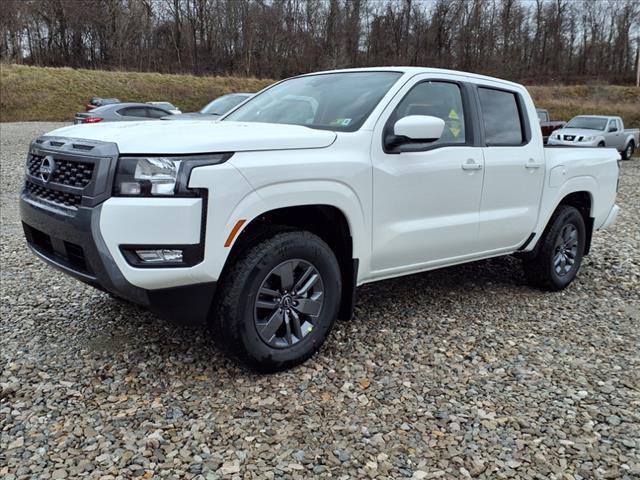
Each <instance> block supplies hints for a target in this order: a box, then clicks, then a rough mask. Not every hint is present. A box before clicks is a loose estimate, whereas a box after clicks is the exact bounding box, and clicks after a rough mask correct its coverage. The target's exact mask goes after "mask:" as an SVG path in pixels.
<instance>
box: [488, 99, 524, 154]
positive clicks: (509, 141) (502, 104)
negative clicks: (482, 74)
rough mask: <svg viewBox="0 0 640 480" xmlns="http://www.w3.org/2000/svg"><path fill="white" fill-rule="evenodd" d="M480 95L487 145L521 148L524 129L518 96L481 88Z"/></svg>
mask: <svg viewBox="0 0 640 480" xmlns="http://www.w3.org/2000/svg"><path fill="white" fill-rule="evenodd" d="M478 95H479V97H480V108H481V109H482V121H483V123H484V134H485V140H486V143H487V145H488V146H519V145H522V144H524V143H525V135H524V127H523V124H522V116H521V114H520V107H519V105H518V99H517V96H516V94H515V93H513V92H507V91H504V90H496V89H493V88H486V87H480V88H478Z"/></svg>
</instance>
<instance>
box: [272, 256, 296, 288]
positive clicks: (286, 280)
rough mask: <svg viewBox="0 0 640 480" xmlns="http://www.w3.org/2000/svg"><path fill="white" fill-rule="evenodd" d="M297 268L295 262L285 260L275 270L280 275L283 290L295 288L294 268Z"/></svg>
mask: <svg viewBox="0 0 640 480" xmlns="http://www.w3.org/2000/svg"><path fill="white" fill-rule="evenodd" d="M294 268H295V265H294V262H293V261H290V262H285V263H283V264H282V265H280V266H279V267H278V268H277V269H276V271H275V272H273V273H275V274H276V275H277V276H278V277H280V288H281V289H282V290H287V291H290V290H291V289H292V288H293V281H294V279H293V269H294Z"/></svg>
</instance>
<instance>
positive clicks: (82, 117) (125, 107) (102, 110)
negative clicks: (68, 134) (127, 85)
mask: <svg viewBox="0 0 640 480" xmlns="http://www.w3.org/2000/svg"><path fill="white" fill-rule="evenodd" d="M171 115H172V114H171V112H170V111H169V110H165V109H164V108H160V107H156V106H154V105H149V104H146V103H113V104H110V105H104V106H102V107H96V108H94V109H93V110H91V111H90V112H86V113H81V112H78V113H76V116H75V117H74V119H73V123H75V124H79V123H99V122H125V121H140V120H159V119H161V118H163V117H166V116H171Z"/></svg>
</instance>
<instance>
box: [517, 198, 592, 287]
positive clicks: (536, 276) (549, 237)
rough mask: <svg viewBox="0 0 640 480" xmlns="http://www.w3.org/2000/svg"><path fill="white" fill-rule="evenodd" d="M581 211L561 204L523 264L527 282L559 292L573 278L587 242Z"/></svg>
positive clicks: (578, 267)
mask: <svg viewBox="0 0 640 480" xmlns="http://www.w3.org/2000/svg"><path fill="white" fill-rule="evenodd" d="M585 231H586V229H585V225H584V219H583V218H582V215H581V214H580V212H579V211H578V210H577V209H576V208H575V207H571V206H568V205H561V206H560V207H558V209H557V210H556V212H555V213H554V214H553V216H552V217H551V220H550V221H549V225H548V226H547V228H546V229H545V231H544V233H543V235H542V238H540V240H539V241H540V245H539V247H538V252H537V254H536V255H535V256H534V257H533V258H527V259H526V260H524V261H523V266H524V271H525V276H526V278H527V281H528V282H529V283H530V284H531V285H533V286H536V287H538V288H542V289H544V290H552V291H555V290H562V289H564V288H566V287H567V286H568V285H569V284H570V283H571V282H572V281H573V279H574V278H575V277H576V275H577V273H578V270H579V269H580V264H581V263H582V255H583V254H584V247H585V242H586V235H585Z"/></svg>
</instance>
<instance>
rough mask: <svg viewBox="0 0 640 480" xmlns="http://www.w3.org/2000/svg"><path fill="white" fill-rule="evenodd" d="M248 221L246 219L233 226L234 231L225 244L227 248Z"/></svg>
mask: <svg viewBox="0 0 640 480" xmlns="http://www.w3.org/2000/svg"><path fill="white" fill-rule="evenodd" d="M246 221H247V220H246V219H244V218H242V219H240V220H238V221H237V222H236V224H235V225H234V226H233V229H232V230H231V233H230V234H229V236H228V237H227V241H226V242H224V246H225V247H230V246H231V244H232V243H233V241H234V240H235V238H236V235H238V232H239V231H240V229H241V228H242V226H243V225H244V224H245V222H246Z"/></svg>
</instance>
